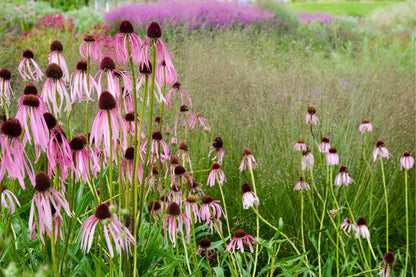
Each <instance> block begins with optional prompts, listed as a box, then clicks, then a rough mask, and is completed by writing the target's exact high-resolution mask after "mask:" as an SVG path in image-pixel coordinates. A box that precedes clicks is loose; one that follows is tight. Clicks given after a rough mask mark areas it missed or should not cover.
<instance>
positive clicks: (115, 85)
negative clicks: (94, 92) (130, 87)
mask: <svg viewBox="0 0 416 277" xmlns="http://www.w3.org/2000/svg"><path fill="white" fill-rule="evenodd" d="M115 70H116V64H115V63H114V61H113V59H112V58H110V57H104V58H103V59H102V60H101V63H100V70H98V72H97V74H96V75H95V77H94V78H95V79H96V80H97V85H98V89H100V90H106V91H109V92H110V93H111V95H112V96H113V97H114V98H115V99H119V98H120V85H119V80H118V77H117V76H116V75H115V74H114V72H115ZM104 75H105V76H107V89H104V88H103V78H104ZM121 76H122V77H125V74H123V75H121Z"/></svg>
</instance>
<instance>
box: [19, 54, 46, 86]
mask: <svg viewBox="0 0 416 277" xmlns="http://www.w3.org/2000/svg"><path fill="white" fill-rule="evenodd" d="M34 57H35V55H34V54H33V52H32V51H31V50H29V49H28V50H25V51H24V52H23V59H22V60H21V61H20V63H19V68H18V70H19V73H20V76H22V79H23V81H25V82H26V81H30V80H33V81H34V82H37V81H40V80H42V77H43V73H42V70H40V67H39V65H38V64H37V63H36V62H35V60H34Z"/></svg>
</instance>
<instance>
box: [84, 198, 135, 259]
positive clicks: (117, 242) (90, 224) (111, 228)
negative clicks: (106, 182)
mask: <svg viewBox="0 0 416 277" xmlns="http://www.w3.org/2000/svg"><path fill="white" fill-rule="evenodd" d="M99 223H102V225H101V228H103V236H104V239H105V241H106V243H107V248H108V251H109V253H110V257H111V258H113V257H114V251H113V243H114V246H115V248H116V251H117V253H118V254H119V255H121V251H122V250H123V251H125V252H126V253H127V254H129V252H130V245H131V244H133V245H136V241H135V240H134V238H133V236H132V235H131V233H130V231H129V230H128V229H127V227H126V226H124V225H123V223H121V222H120V221H119V220H118V219H117V218H115V217H113V215H112V214H111V212H110V208H109V205H108V204H107V203H103V204H100V205H98V206H97V208H96V209H95V213H94V214H93V215H92V216H90V217H88V218H87V219H86V220H85V221H84V223H83V224H82V226H81V229H80V230H79V234H78V237H77V240H78V239H79V236H80V235H81V233H82V237H81V249H82V251H83V252H84V254H85V253H88V252H89V251H90V249H91V246H92V242H93V240H94V235H95V229H96V228H97V226H98V225H99ZM97 241H98V238H97Z"/></svg>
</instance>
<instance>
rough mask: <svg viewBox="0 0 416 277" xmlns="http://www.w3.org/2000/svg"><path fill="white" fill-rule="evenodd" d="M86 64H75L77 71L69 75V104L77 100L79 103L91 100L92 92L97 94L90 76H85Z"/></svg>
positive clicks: (81, 62) (95, 85)
mask: <svg viewBox="0 0 416 277" xmlns="http://www.w3.org/2000/svg"><path fill="white" fill-rule="evenodd" d="M87 66H88V65H87V62H86V61H84V60H83V61H80V62H78V63H77V70H76V71H75V72H74V73H72V75H71V103H75V101H77V100H78V102H79V103H81V102H82V101H85V100H88V101H93V99H92V98H91V97H92V96H93V94H94V92H96V93H98V85H97V83H96V82H95V80H94V78H93V77H92V75H91V74H89V75H88V76H87Z"/></svg>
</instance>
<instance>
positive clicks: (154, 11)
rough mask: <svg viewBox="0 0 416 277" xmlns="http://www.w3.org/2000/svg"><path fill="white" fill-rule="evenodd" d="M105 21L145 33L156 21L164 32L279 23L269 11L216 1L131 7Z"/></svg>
mask: <svg viewBox="0 0 416 277" xmlns="http://www.w3.org/2000/svg"><path fill="white" fill-rule="evenodd" d="M104 20H105V21H106V22H107V23H109V24H116V23H119V22H120V21H122V20H130V21H131V22H132V23H133V25H135V27H136V28H139V29H142V28H144V27H145V26H147V25H148V24H149V23H150V22H152V21H157V22H159V23H160V25H161V27H162V28H166V27H167V26H172V27H178V26H182V25H185V26H186V27H187V28H189V30H192V29H199V28H202V29H209V28H218V27H225V28H227V27H232V26H234V25H236V24H241V25H242V26H243V27H245V26H248V25H250V24H253V23H254V24H259V25H260V26H261V25H263V23H264V22H266V21H276V18H275V16H274V15H273V14H272V13H271V12H269V11H263V10H261V9H259V8H258V7H256V6H255V5H250V4H248V5H247V4H238V3H237V2H234V1H233V2H219V1H215V0H203V1H192V0H179V1H171V0H169V1H160V2H145V3H131V4H129V5H126V6H122V7H119V8H116V9H113V10H112V11H110V12H108V13H107V14H105V16H104Z"/></svg>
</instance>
